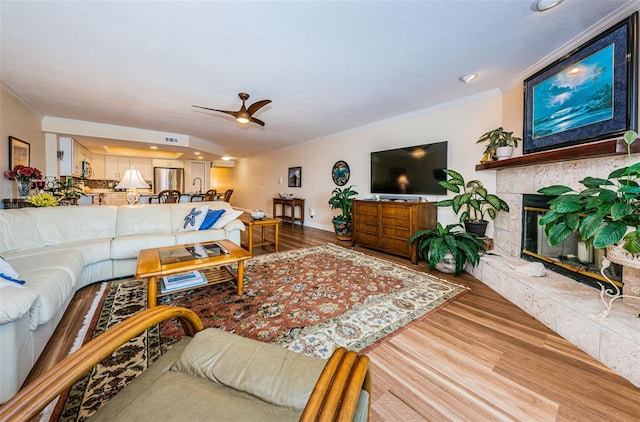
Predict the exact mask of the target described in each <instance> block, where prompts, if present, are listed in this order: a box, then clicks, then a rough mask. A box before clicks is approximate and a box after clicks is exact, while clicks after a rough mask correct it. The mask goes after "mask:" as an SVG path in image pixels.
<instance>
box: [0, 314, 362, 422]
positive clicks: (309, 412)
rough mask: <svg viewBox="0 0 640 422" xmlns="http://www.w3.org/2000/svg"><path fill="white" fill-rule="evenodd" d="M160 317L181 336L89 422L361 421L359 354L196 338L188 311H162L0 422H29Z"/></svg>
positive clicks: (18, 403)
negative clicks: (174, 321) (176, 325)
mask: <svg viewBox="0 0 640 422" xmlns="http://www.w3.org/2000/svg"><path fill="white" fill-rule="evenodd" d="M168 318H178V319H179V320H180V322H181V323H182V326H183V329H184V331H185V333H186V336H185V337H184V338H183V339H182V340H181V341H180V342H178V343H177V344H175V345H174V346H173V347H172V348H171V349H170V350H169V351H168V352H167V353H165V354H164V355H163V356H162V357H161V358H160V359H159V360H157V361H156V362H155V363H154V364H152V365H151V366H150V367H149V368H148V369H147V370H146V371H145V372H144V373H143V374H142V375H140V376H139V377H138V378H136V379H135V380H133V381H132V382H131V383H130V384H129V385H127V387H125V388H124V389H123V390H122V391H120V392H119V393H118V394H117V395H116V396H115V397H113V398H112V399H111V400H110V401H109V402H108V403H107V404H105V405H104V406H102V407H101V408H100V409H99V410H98V411H97V412H96V413H95V414H94V415H93V416H92V417H91V418H90V419H92V420H108V421H109V420H144V419H157V420H176V421H183V420H193V421H198V420H203V421H204V420H219V419H220V420H238V421H245V420H260V421H270V420H273V421H276V420H277V421H285V420H300V421H304V422H307V421H318V420H322V421H324V420H340V421H350V420H363V421H364V420H368V416H369V401H370V392H371V378H370V374H369V369H368V365H369V359H368V358H367V357H366V356H364V355H358V354H357V353H355V352H351V351H349V352H348V351H346V350H345V349H344V348H339V349H337V350H336V351H335V352H334V353H333V355H332V356H331V357H330V358H329V360H328V361H325V360H323V359H319V358H310V357H307V356H303V355H301V354H298V353H295V352H291V351H289V350H286V349H283V348H281V347H280V346H276V345H272V344H268V343H262V342H259V341H255V340H250V339H246V338H244V337H241V336H237V335H235V334H231V333H227V332H225V331H222V330H217V329H212V328H208V329H204V330H203V326H202V323H201V321H200V319H199V318H198V317H197V315H196V314H195V313H193V312H192V311H190V310H188V309H185V308H178V307H172V306H166V305H164V306H157V307H154V308H151V309H147V310H145V311H143V312H140V313H138V314H136V315H135V316H133V317H131V318H129V319H127V320H125V321H123V322H121V323H120V324H118V325H116V326H115V327H113V328H111V329H110V330H108V331H106V332H105V333H103V334H102V335H100V336H98V337H96V338H95V339H93V340H91V341H89V342H88V343H87V344H85V345H84V346H82V347H81V348H80V349H79V350H77V351H76V352H74V353H72V354H71V355H69V356H67V357H66V358H64V359H63V360H62V361H60V362H58V363H57V364H56V365H55V366H54V367H53V368H51V369H50V370H48V371H47V372H45V373H44V374H43V375H42V376H41V377H39V378H38V379H36V380H35V381H34V382H33V383H31V384H29V385H27V386H26V387H24V388H23V389H22V390H21V391H20V392H18V394H16V395H15V396H14V397H13V398H11V399H10V400H9V401H8V402H7V403H5V404H4V405H3V406H2V407H1V408H0V420H28V419H31V418H32V417H34V416H36V415H37V414H38V413H39V412H40V411H41V410H42V409H43V408H44V407H45V406H46V405H47V404H48V403H49V402H50V401H51V400H53V399H54V398H55V397H56V396H57V395H59V394H60V393H61V392H63V391H64V390H65V389H67V388H69V387H70V386H71V385H72V384H73V383H74V382H75V381H76V380H77V379H79V378H80V377H82V375H83V374H84V373H85V372H86V371H87V370H89V369H90V368H91V367H93V366H94V365H95V364H96V363H98V362H100V361H101V360H102V359H104V358H105V357H107V356H109V355H111V354H112V353H113V352H114V351H115V350H116V349H117V348H118V347H119V346H120V345H121V344H124V343H125V342H126V341H128V340H129V339H131V338H133V337H135V336H136V335H138V334H140V333H141V332H143V331H144V330H145V329H147V328H149V327H152V326H154V325H156V324H158V323H159V322H161V321H163V320H165V319H168ZM187 336H189V337H187ZM191 336H192V337H191Z"/></svg>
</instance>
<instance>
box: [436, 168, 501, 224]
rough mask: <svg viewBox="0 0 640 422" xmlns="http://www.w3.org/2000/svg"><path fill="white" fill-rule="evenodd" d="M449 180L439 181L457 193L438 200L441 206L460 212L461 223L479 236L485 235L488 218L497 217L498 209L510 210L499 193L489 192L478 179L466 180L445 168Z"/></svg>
mask: <svg viewBox="0 0 640 422" xmlns="http://www.w3.org/2000/svg"><path fill="white" fill-rule="evenodd" d="M443 171H444V172H445V174H446V175H447V176H448V179H447V180H441V181H440V182H438V183H439V184H440V186H442V187H443V188H445V189H447V190H448V191H449V192H453V193H455V194H456V195H455V196H454V197H453V198H452V199H444V200H442V201H438V202H436V205H437V206H439V207H452V208H453V212H455V213H456V214H458V213H460V223H463V224H464V225H465V229H466V230H467V231H470V232H472V233H475V234H477V235H479V236H484V234H485V232H486V229H487V224H488V220H487V218H489V219H491V220H493V219H495V218H496V214H497V212H498V211H509V205H507V203H506V202H505V201H504V200H502V199H500V198H499V197H498V196H497V195H495V194H492V193H489V192H487V189H486V188H485V187H484V186H482V183H481V182H480V181H478V180H470V181H469V182H465V181H464V177H462V175H461V174H460V173H458V172H457V171H455V170H451V169H444V170H443Z"/></svg>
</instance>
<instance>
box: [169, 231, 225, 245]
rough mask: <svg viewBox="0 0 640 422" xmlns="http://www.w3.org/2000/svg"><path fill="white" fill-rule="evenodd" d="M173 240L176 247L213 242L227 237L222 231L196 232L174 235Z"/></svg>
mask: <svg viewBox="0 0 640 422" xmlns="http://www.w3.org/2000/svg"><path fill="white" fill-rule="evenodd" d="M175 238H176V245H185V244H187V243H203V242H213V241H216V240H222V239H226V238H227V237H226V233H225V231H224V230H196V231H191V232H178V233H175Z"/></svg>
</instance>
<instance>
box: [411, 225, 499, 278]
mask: <svg viewBox="0 0 640 422" xmlns="http://www.w3.org/2000/svg"><path fill="white" fill-rule="evenodd" d="M461 227H462V226H461V225H460V224H448V225H447V226H446V227H443V226H442V224H440V222H436V228H435V229H429V230H418V231H417V232H415V233H414V234H413V235H411V237H410V238H409V240H408V241H407V242H408V243H413V242H416V241H417V242H418V254H419V255H420V257H421V258H422V259H424V260H425V261H426V262H428V263H429V269H431V270H433V269H434V268H435V267H436V264H438V262H441V261H443V260H444V258H445V256H446V255H447V253H448V252H451V255H453V257H454V258H455V260H456V269H455V273H456V274H459V273H460V272H462V270H463V269H464V265H465V264H466V263H467V262H469V263H470V264H471V265H473V266H474V267H475V266H476V265H477V264H478V262H480V255H481V253H482V252H484V251H486V249H487V246H486V244H485V243H484V242H483V241H482V239H481V238H480V236H478V235H476V234H473V233H467V232H465V231H463V230H455V229H456V228H461Z"/></svg>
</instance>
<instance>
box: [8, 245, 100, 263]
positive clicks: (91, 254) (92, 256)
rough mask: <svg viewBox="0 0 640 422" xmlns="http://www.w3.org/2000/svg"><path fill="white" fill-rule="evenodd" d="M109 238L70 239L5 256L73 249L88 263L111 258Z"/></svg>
mask: <svg viewBox="0 0 640 422" xmlns="http://www.w3.org/2000/svg"><path fill="white" fill-rule="evenodd" d="M111 239H112V238H106V239H91V240H77V241H70V242H67V243H62V244H59V245H53V246H47V247H46V249H43V248H34V249H24V250H21V251H16V252H12V253H11V254H9V255H7V256H9V257H11V259H17V258H21V257H28V256H33V255H39V254H41V253H42V252H47V253H53V252H58V251H64V250H68V249H74V250H76V251H78V252H80V253H81V254H82V257H83V259H84V264H85V265H90V264H92V263H94V262H100V261H104V260H108V259H111Z"/></svg>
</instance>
